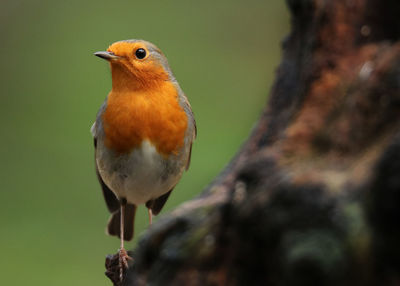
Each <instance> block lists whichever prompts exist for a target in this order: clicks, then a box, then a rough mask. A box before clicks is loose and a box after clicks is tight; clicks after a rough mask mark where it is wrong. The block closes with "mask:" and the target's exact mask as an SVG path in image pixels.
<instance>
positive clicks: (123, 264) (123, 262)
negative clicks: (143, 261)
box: [118, 248, 133, 282]
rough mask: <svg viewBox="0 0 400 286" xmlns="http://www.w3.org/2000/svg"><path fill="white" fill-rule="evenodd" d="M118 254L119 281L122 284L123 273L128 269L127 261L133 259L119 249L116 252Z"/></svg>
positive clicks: (123, 250)
mask: <svg viewBox="0 0 400 286" xmlns="http://www.w3.org/2000/svg"><path fill="white" fill-rule="evenodd" d="M118 254H119V279H120V281H121V282H122V279H123V277H124V272H125V270H127V269H128V267H129V265H128V261H129V260H133V259H132V257H130V256H129V255H128V252H127V251H126V250H125V249H124V248H122V249H120V250H119V251H118Z"/></svg>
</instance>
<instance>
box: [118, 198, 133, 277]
mask: <svg viewBox="0 0 400 286" xmlns="http://www.w3.org/2000/svg"><path fill="white" fill-rule="evenodd" d="M125 205H126V201H121V218H120V225H121V228H120V237H121V247H120V249H119V278H120V280H121V281H122V278H123V274H124V269H128V260H132V258H131V257H130V256H129V255H128V252H127V251H126V250H125V247H124V230H125V227H124V219H125Z"/></svg>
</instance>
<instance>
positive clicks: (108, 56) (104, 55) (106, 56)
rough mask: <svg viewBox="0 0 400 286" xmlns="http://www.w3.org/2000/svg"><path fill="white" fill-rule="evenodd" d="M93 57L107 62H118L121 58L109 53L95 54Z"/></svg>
mask: <svg viewBox="0 0 400 286" xmlns="http://www.w3.org/2000/svg"><path fill="white" fill-rule="evenodd" d="M94 55H95V56H98V57H99V58H102V59H105V60H107V61H111V60H118V59H120V58H121V57H119V56H116V55H114V53H111V52H95V53H94Z"/></svg>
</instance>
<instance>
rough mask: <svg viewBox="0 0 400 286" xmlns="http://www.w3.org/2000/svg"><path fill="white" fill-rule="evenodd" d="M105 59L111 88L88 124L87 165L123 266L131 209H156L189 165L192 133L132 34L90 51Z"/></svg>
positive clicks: (163, 69)
mask: <svg viewBox="0 0 400 286" xmlns="http://www.w3.org/2000/svg"><path fill="white" fill-rule="evenodd" d="M94 55H96V56H97V57H100V58H102V59H104V60H106V61H108V62H109V65H110V67H111V78H112V87H111V91H110V92H109V93H108V95H107V97H106V99H105V101H104V103H103V104H102V105H101V107H100V109H99V111H98V113H97V116H96V120H95V122H94V124H93V126H92V128H91V133H92V135H93V138H94V148H95V167H96V174H97V178H98V180H99V182H100V186H101V189H102V192H103V196H104V199H105V202H106V205H107V207H108V210H109V211H110V213H111V217H110V219H109V221H108V226H107V232H108V234H109V235H113V236H118V237H119V238H120V243H121V245H120V248H119V251H118V254H119V266H120V277H121V279H122V275H123V269H126V268H127V267H128V260H131V259H132V258H131V257H129V255H128V253H127V251H126V250H125V248H124V241H129V240H131V239H132V238H133V234H134V218H135V212H136V209H137V207H138V206H139V205H143V204H144V205H145V206H146V207H147V209H148V214H149V222H150V224H151V222H152V216H153V215H157V214H159V212H160V211H161V209H162V208H163V206H164V204H165V203H166V201H167V199H168V197H169V195H170V194H171V192H172V190H173V189H174V187H175V186H176V184H177V183H178V181H179V180H180V179H181V177H182V174H183V172H184V171H185V170H187V169H188V168H189V165H190V158H191V153H192V144H193V141H194V140H195V138H196V135H197V127H196V121H195V119H194V115H193V112H192V108H191V106H190V103H189V101H188V99H187V97H186V96H185V94H184V93H183V91H182V89H181V88H180V86H179V84H178V81H177V80H176V78H175V77H174V75H173V73H172V71H171V68H170V66H169V64H168V61H167V58H166V57H165V55H164V54H163V53H162V51H161V50H160V49H159V48H158V47H157V46H156V45H154V44H152V43H150V42H148V41H145V40H139V39H132V40H123V41H118V42H115V43H113V44H111V45H110V46H109V47H108V49H107V50H106V51H100V52H96V53H94Z"/></svg>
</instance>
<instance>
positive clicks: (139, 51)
mask: <svg viewBox="0 0 400 286" xmlns="http://www.w3.org/2000/svg"><path fill="white" fill-rule="evenodd" d="M135 56H136V57H137V58H138V59H139V60H141V59H144V58H145V57H146V50H145V49H142V48H139V49H137V50H136V52H135Z"/></svg>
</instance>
